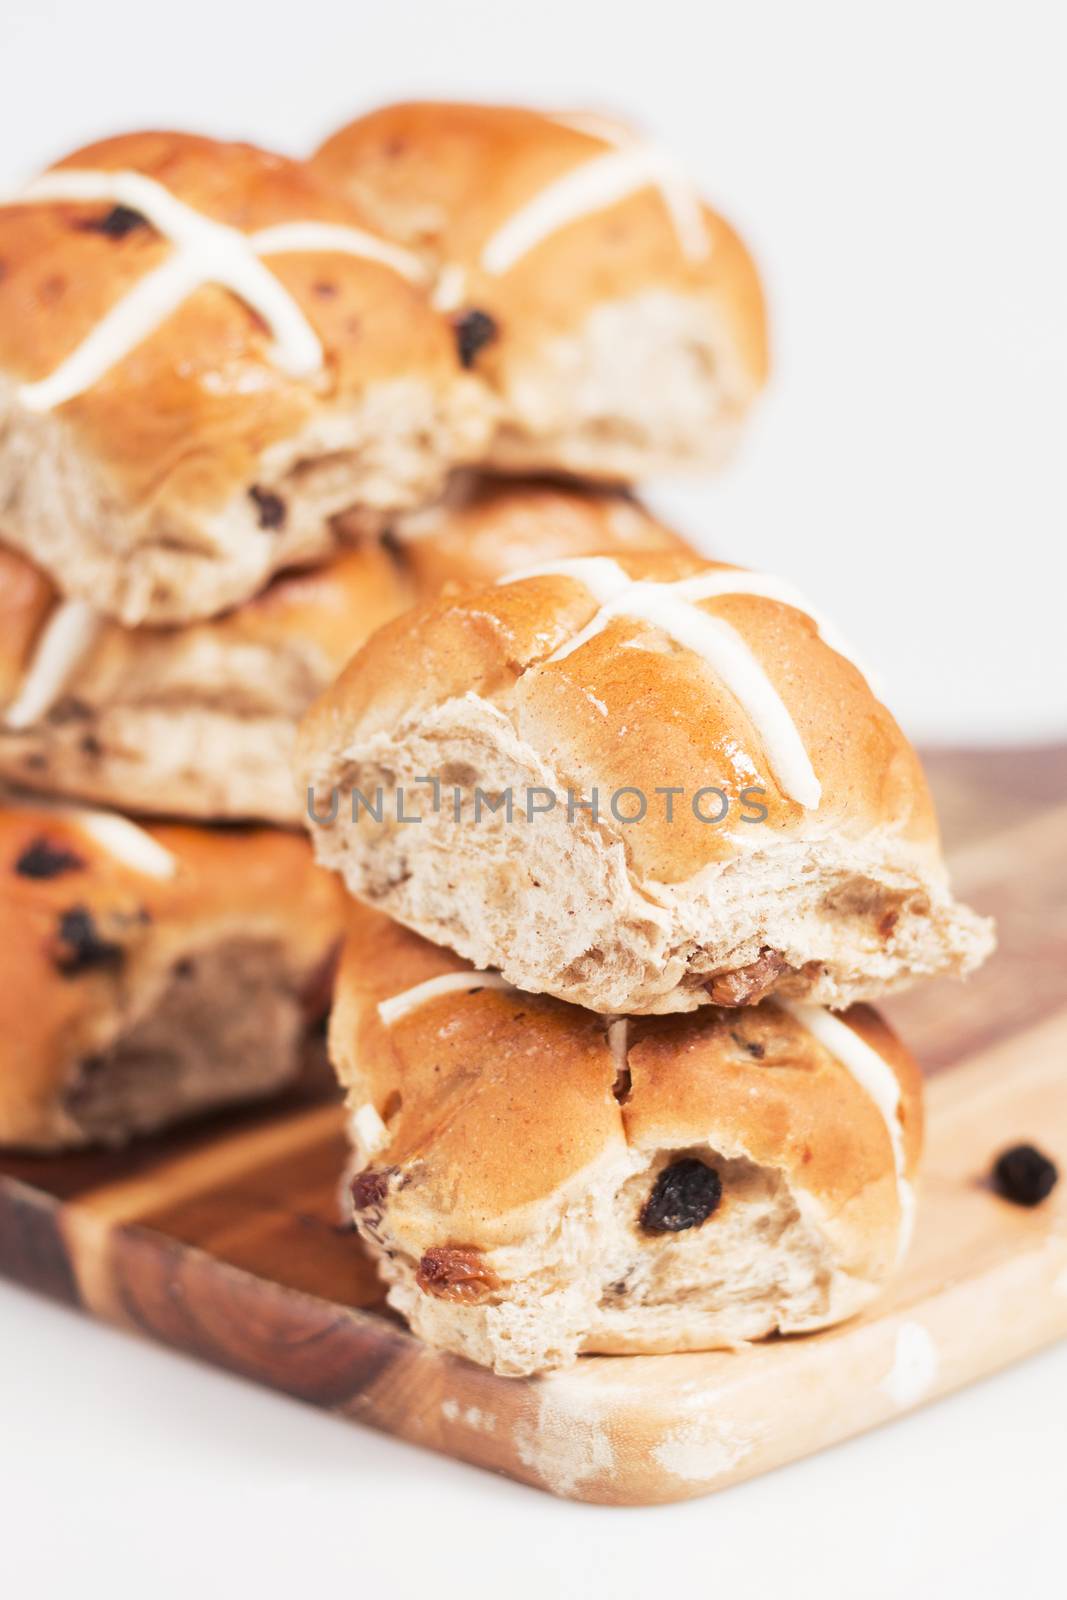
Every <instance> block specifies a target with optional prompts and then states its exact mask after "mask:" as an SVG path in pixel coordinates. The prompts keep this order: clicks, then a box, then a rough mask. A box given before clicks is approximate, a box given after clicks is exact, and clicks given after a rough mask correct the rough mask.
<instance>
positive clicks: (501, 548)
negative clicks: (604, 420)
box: [392, 472, 691, 598]
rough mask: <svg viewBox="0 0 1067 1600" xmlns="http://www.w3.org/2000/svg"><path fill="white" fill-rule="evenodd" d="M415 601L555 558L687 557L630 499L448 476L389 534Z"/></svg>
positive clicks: (611, 492)
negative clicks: (445, 486) (442, 490)
mask: <svg viewBox="0 0 1067 1600" xmlns="http://www.w3.org/2000/svg"><path fill="white" fill-rule="evenodd" d="M392 534H393V536H394V538H395V541H396V544H397V546H398V556H399V558H400V560H401V562H402V564H403V566H404V567H405V569H406V570H407V571H408V572H410V573H411V575H412V579H413V581H414V584H415V587H416V589H417V590H418V593H419V595H420V597H421V598H427V597H431V596H435V595H436V594H437V593H438V592H439V591H440V590H442V589H443V588H444V587H445V585H446V584H450V585H468V586H469V585H479V586H480V585H483V584H489V583H495V582H496V581H497V580H498V579H499V578H502V577H505V576H506V575H507V574H508V573H509V572H518V571H521V570H522V569H523V568H525V567H528V566H531V565H532V564H533V563H534V562H538V561H549V560H554V559H557V558H573V557H576V556H587V555H596V554H599V553H601V552H612V553H615V554H618V555H627V554H630V553H632V552H633V551H652V550H659V551H677V552H688V553H691V552H690V550H689V546H688V544H687V543H686V542H685V540H684V539H683V538H682V537H681V535H680V534H677V533H675V532H674V531H673V530H672V529H671V528H668V527H667V526H666V525H665V524H664V523H662V522H660V521H659V519H658V518H657V517H655V516H653V515H652V513H651V512H650V511H648V510H647V509H646V507H645V506H643V505H642V504H641V502H640V501H639V500H637V499H635V498H634V496H633V495H632V494H629V493H627V492H625V491H624V490H619V489H603V488H594V487H591V486H588V485H582V484H579V483H574V482H570V481H567V480H564V479H552V478H536V477H535V478H503V477H493V476H490V475H485V474H479V473H473V472H460V473H456V475H455V477H454V478H453V481H452V483H451V484H450V486H449V490H448V493H447V494H446V495H445V497H444V498H443V499H442V500H441V501H440V502H439V503H438V504H437V505H434V506H431V507H429V508H427V509H426V510H424V511H414V512H411V513H410V514H409V515H407V516H404V517H401V518H399V519H398V520H397V521H396V522H395V523H394V524H393V527H392Z"/></svg>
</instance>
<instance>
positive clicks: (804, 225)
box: [0, 0, 1067, 1600]
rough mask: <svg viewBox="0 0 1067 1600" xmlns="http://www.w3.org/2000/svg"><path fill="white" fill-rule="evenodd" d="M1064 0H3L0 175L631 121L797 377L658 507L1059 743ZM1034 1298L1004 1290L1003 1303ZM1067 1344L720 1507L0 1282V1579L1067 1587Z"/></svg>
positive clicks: (386, 1597)
mask: <svg viewBox="0 0 1067 1600" xmlns="http://www.w3.org/2000/svg"><path fill="white" fill-rule="evenodd" d="M1058 11H1059V8H1058V7H1057V6H1055V5H1054V4H1051V3H1050V4H1047V5H1038V4H1018V3H1016V4H1011V5H1009V4H1003V5H993V6H983V5H981V4H977V3H973V0H972V3H970V4H966V5H960V6H954V5H948V4H938V3H933V0H927V3H925V4H923V5H921V6H920V5H910V4H904V3H900V0H896V3H892V4H890V3H886V4H884V5H882V6H880V7H878V6H874V5H871V4H866V5H864V4H857V3H855V0H851V3H849V4H840V5H826V4H818V3H811V0H808V3H799V0H790V3H783V4H781V5H768V4H760V3H753V0H748V3H741V0H731V3H728V4H721V3H712V0H703V3H694V4H693V5H691V6H687V5H683V4H681V3H678V0H673V3H672V0H654V3H649V4H644V5H642V6H640V7H635V6H627V5H625V4H623V0H614V3H611V4H591V3H585V4H582V3H580V0H566V3H560V0H536V3H533V0H531V3H529V4H527V5H523V6H516V5H510V4H506V3H504V0H496V3H494V4H480V5H478V4H470V5H464V4H458V3H454V0H425V3H424V4H413V3H402V0H392V3H389V0H380V3H378V4H374V5H367V4H359V3H357V0H333V3H330V0H300V3H299V4H294V3H292V0H289V3H287V4H285V5H284V6H281V5H274V6H270V5H269V4H266V3H263V4H260V5H254V6H253V5H237V4H232V3H231V4H227V3H226V0H183V3H181V4H179V5H168V6H161V5H157V4H151V3H148V0H138V3H137V4H133V3H129V0H127V3H123V0H95V3H93V0H52V3H51V4H49V3H48V0H33V3H32V4H31V3H27V0H4V6H3V10H2V11H0V61H2V63H3V82H4V93H3V97H2V99H0V183H14V182H16V181H17V180H18V179H20V178H21V177H23V176H25V175H27V174H28V173H29V172H31V171H32V170H33V169H34V168H35V167H36V166H38V165H39V164H40V163H42V162H43V161H45V160H46V159H48V158H49V157H52V156H56V155H59V154H61V153H63V152H64V151H65V150H67V149H69V148H72V147H74V146H76V145H77V144H79V143H81V142H84V141H85V140H87V139H89V138H91V137H93V136H96V135H98V134H101V133H107V132H112V131H116V130H117V129H119V128H122V127H136V126H139V125H142V126H143V125H156V126H159V125H176V126H186V127H193V128H197V129H203V130H205V131H210V132H216V133H220V134H224V135H232V136H243V137H250V138H254V139H258V140H260V141H261V142H264V143H273V144H275V145H276V146H278V147H280V148H283V149H286V150H289V151H292V152H296V153H299V152H300V151H302V150H305V149H307V148H309V147H310V146H311V145H312V144H313V143H314V142H315V141H317V139H318V138H319V137H321V136H322V135H323V134H324V133H325V132H327V131H328V130H329V129H330V128H331V127H332V126H333V125H335V124H337V123H339V122H340V121H342V120H344V119H346V118H347V117H348V116H350V115H352V114H354V113H355V112H356V111H357V110H359V109H360V108H361V107H364V106H366V105H368V104H370V103H373V102H375V101H378V100H382V99H388V98H395V97H400V96H413V95H419V94H438V95H452V96H456V97H461V96H464V95H470V96H474V97H480V98H483V99H491V98H501V99H512V98H513V99H520V100H521V99H526V100H529V101H532V102H535V103H537V102H541V103H545V104H552V105H563V106H569V107H573V106H582V107H586V106H590V105H592V106H595V107H597V108H603V109H608V110H622V111H628V112H631V113H632V114H634V115H636V116H637V117H639V118H640V119H641V120H642V121H644V122H645V123H646V124H647V125H648V126H649V127H651V128H653V129H655V130H656V132H657V133H658V134H660V135H661V136H662V137H663V138H664V140H665V141H666V142H668V143H669V144H671V145H673V146H674V148H675V149H676V151H677V152H678V153H679V154H680V155H681V156H682V157H683V158H684V160H685V162H686V163H687V164H688V166H689V167H690V168H691V169H692V171H693V172H694V174H695V175H696V176H697V177H698V178H699V179H700V180H701V183H702V184H703V186H704V188H705V189H706V190H707V192H708V193H709V195H711V196H712V197H713V198H714V199H715V200H716V201H717V202H719V203H720V204H721V206H722V208H723V209H724V210H725V211H726V212H727V214H728V215H730V216H731V217H732V218H733V219H734V220H735V221H736V222H737V223H738V224H739V225H740V226H741V228H742V230H743V231H744V232H745V233H746V234H747V236H748V237H749V239H750V241H751V243H752V244H753V246H754V248H755V250H756V253H757V255H758V257H759V259H760V261H761V264H762V266H763V268H764V271H765V275H766V278H767V282H768V286H769V291H770V296H771V301H772V307H773V313H774V344H775V356H776V369H777V370H776V377H775V383H774V386H773V389H772V392H771V394H770V395H769V397H768V400H767V402H766V403H765V405H764V406H763V408H762V411H761V414H760V416H759V419H758V422H757V425H756V427H755V429H754V431H753V434H752V437H751V440H750V443H749V446H748V448H747V449H746V450H745V452H744V455H743V458H742V460H741V461H740V463H739V464H738V466H737V468H736V469H735V470H734V471H733V472H732V473H731V474H730V476H729V477H728V478H726V479H724V480H723V481H722V482H721V483H720V484H718V485H716V486H714V487H711V488H708V489H704V488H701V489H699V490H694V489H686V490H685V491H676V490H670V489H668V490H666V491H665V500H666V502H667V503H670V504H672V505H674V506H676V507H682V508H684V511H685V521H686V526H687V527H688V530H689V531H690V532H695V533H698V534H699V535H700V536H701V537H702V538H703V539H704V540H706V541H707V544H708V547H709V548H711V549H714V550H715V551H716V552H717V553H720V554H723V555H725V556H728V557H731V558H733V559H736V560H740V561H745V562H749V563H751V564H753V565H757V566H766V567H776V568H778V569H780V570H783V571H785V572H787V573H788V574H789V575H790V576H791V577H792V578H794V580H796V581H798V582H799V583H800V585H801V586H802V587H803V588H804V589H806V590H807V591H808V593H809V594H810V595H811V597H812V598H813V600H817V601H819V602H821V603H822V605H823V606H824V607H825V608H826V609H827V610H830V611H832V612H836V613H837V614H838V615H839V616H840V617H841V618H842V620H843V621H845V622H847V626H848V632H849V633H850V634H851V635H852V636H854V637H856V638H858V639H860V640H862V644H863V649H864V653H865V655H866V656H867V657H868V658H869V659H871V660H873V661H874V662H875V663H876V664H878V665H879V666H880V667H881V669H882V673H883V676H884V678H885V679H886V680H887V681H888V683H889V684H890V698H891V700H892V701H893V703H894V706H895V708H896V709H897V711H898V713H899V714H900V715H901V716H902V718H903V720H904V721H905V722H906V723H907V725H908V727H909V729H910V731H912V732H913V733H915V734H917V735H920V736H923V737H937V738H941V739H955V740H960V741H976V740H993V741H995V740H1006V739H1011V740H1015V739H1020V740H1021V739H1027V738H1038V737H1046V736H1055V735H1057V734H1060V735H1062V734H1064V733H1065V732H1067V673H1065V667H1067V649H1065V645H1064V638H1065V634H1067V598H1065V593H1064V590H1065V583H1064V579H1065V577H1067V558H1065V553H1064V551H1065V536H1067V487H1065V472H1064V459H1065V449H1064V443H1065V434H1067V316H1065V311H1064V300H1065V294H1067V222H1065V214H1067V213H1065V197H1064V158H1065V154H1067V111H1065V106H1067V94H1065V89H1064V62H1065V55H1067V52H1065V45H1067V38H1065V36H1064V33H1063V30H1062V27H1061V25H1060V24H1059V22H1058V18H1057V13H1058ZM1006 1314H1010V1308H1006ZM1065 1427H1067V1351H1063V1350H1061V1351H1059V1352H1053V1353H1051V1354H1049V1355H1047V1356H1045V1357H1042V1358H1041V1359H1039V1360H1035V1361H1032V1362H1030V1363H1028V1364H1026V1365H1025V1366H1024V1367H1022V1368H1020V1369H1018V1370H1017V1371H1016V1372H1014V1373H1012V1374H1009V1375H1006V1376H1004V1377H1002V1378H998V1379H996V1380H993V1381H991V1382H989V1383H987V1384H985V1385H983V1386H980V1387H979V1388H977V1389H975V1390H972V1391H970V1392H969V1393H968V1394H966V1395H963V1396H961V1397H959V1398H957V1399H955V1400H952V1401H949V1402H945V1403H943V1404H942V1405H940V1406H938V1407H936V1408H934V1409H933V1410H931V1411H929V1412H927V1413H924V1414H922V1415H919V1416H916V1417H914V1418H911V1419H909V1420H907V1421H905V1422H903V1423H900V1424H897V1425H896V1426H894V1427H892V1428H889V1429H886V1430H883V1431H882V1432H881V1433H879V1434H877V1435H874V1436H871V1437H870V1438H868V1439H865V1440H862V1441H859V1442H857V1443H855V1444H853V1445H850V1446H847V1447H843V1448H841V1449H838V1450H836V1451H833V1452H831V1453H829V1454H827V1455H825V1456H823V1457H820V1458H818V1459H816V1460H813V1461H810V1462H807V1463H804V1464H802V1465H800V1466H798V1467H794V1468H791V1469H789V1470H787V1471H784V1472H779V1473H777V1474H775V1475H773V1476H772V1477H770V1478H767V1479H764V1480H763V1481H761V1482H758V1483H755V1484H752V1485H750V1486H747V1487H745V1488H742V1489H740V1490H736V1491H733V1492H730V1493H728V1494H726V1495H723V1496H721V1497H719V1498H718V1499H714V1500H710V1501H705V1502H696V1503H694V1504H692V1505H689V1506H683V1507H676V1508H667V1509H662V1510H655V1511H640V1512H632V1511H631V1512H617V1511H616V1512H608V1511H603V1510H598V1509H585V1508H581V1507H571V1506H565V1505H562V1504H557V1503H554V1502H551V1501H550V1500H548V1499H547V1498H545V1497H542V1496H538V1495H536V1494H534V1493H533V1492H532V1491H528V1490H523V1489H520V1488H518V1487H515V1486H513V1485H510V1484H506V1483H503V1482H498V1481H495V1480H493V1479H490V1478H488V1477H487V1476H485V1475H483V1474H477V1473H474V1472H472V1471H471V1470H469V1469H466V1468H462V1467H459V1466H454V1465H451V1464H449V1463H447V1462H442V1461H439V1460H436V1459H434V1458H431V1457H429V1456H425V1455H421V1454H418V1453H416V1452H414V1451H412V1450H410V1449H408V1448H407V1447H405V1446H402V1445H399V1444H397V1443H394V1442H393V1441H389V1440H384V1439H379V1438H377V1437H375V1436H373V1435H371V1434H369V1433H363V1432H360V1431H359V1430H357V1429H353V1428H348V1427H345V1426H343V1425H341V1424H340V1423H337V1422H334V1421H331V1420H330V1419H328V1418H324V1417H320V1416H317V1415H315V1414H313V1413H311V1412H310V1411H305V1410H303V1409H301V1408H299V1407H297V1406H296V1405H294V1404H291V1403H289V1402H287V1401H284V1400H281V1399H278V1398H276V1397H274V1396H270V1395H267V1394H265V1393H260V1392H259V1391H257V1390H254V1389H252V1388H250V1387H246V1386H244V1385H242V1384H240V1383H238V1382H236V1381H234V1380H232V1379H228V1378H223V1377H221V1376H219V1375H217V1374H215V1373H212V1372H207V1371H203V1370H200V1369H198V1368H196V1367H194V1366H193V1365H191V1364H189V1363H186V1362H183V1361H181V1360H179V1359H177V1358H176V1357H174V1356H172V1355H170V1354H169V1353H166V1352H162V1351H157V1350H154V1349H150V1348H148V1347H141V1346H139V1345H136V1344H134V1343H132V1342H130V1341H127V1340H124V1339H122V1338H120V1337H119V1336H118V1335H114V1334H111V1333H110V1332H107V1331H106V1330H103V1329H98V1328H93V1327H90V1326H88V1325H85V1324H83V1323H81V1322H79V1321H77V1320H76V1319H75V1318H74V1317H73V1316H72V1315H71V1314H70V1313H67V1312H63V1311H59V1310H57V1309H54V1308H52V1307H50V1306H47V1305H45V1304H43V1303H39V1302H37V1301H34V1300H32V1299H31V1298H29V1297H28V1296H25V1295H22V1294H20V1293H18V1292H16V1291H14V1290H10V1289H7V1288H6V1287H3V1286H0V1437H2V1452H0V1529H2V1535H0V1536H2V1539H3V1545H2V1561H3V1575H4V1587H5V1592H10V1593H11V1594H12V1595H13V1596H18V1597H19V1600H23V1597H29V1600H35V1597H36V1596H38V1595H42V1596H48V1597H49V1600H51V1597H52V1596H56V1597H63V1600H66V1597H68V1596H72V1595H76V1596H78V1597H79V1600H82V1597H84V1596H88V1597H90V1600H92V1597H93V1596H95V1595H96V1594H101V1595H103V1594H107V1595H108V1596H110V1597H115V1600H124V1597H126V1596H142V1595H143V1596H146V1597H148V1596H159V1595H169V1594H181V1595H188V1594H190V1593H195V1592H197V1591H198V1590H205V1591H206V1592H207V1593H210V1594H212V1595H214V1594H221V1593H228V1592H231V1591H232V1592H234V1593H239V1594H241V1595H245V1594H247V1595H250V1596H254V1597H255V1600H268V1597H270V1596H274V1595H288V1594H294V1593H298V1594H300V1595H313V1596H317V1595H319V1594H329V1595H330V1596H331V1597H332V1596H333V1595H340V1594H344V1595H345V1596H346V1600H347V1597H350V1596H356V1595H358V1596H361V1597H363V1596H365V1597H367V1600H393V1597H394V1596H398V1595H399V1596H408V1595H418V1596H420V1597H427V1600H433V1597H434V1596H436V1595H438V1594H444V1595H446V1596H447V1595H452V1594H456V1595H462V1596H468V1595H469V1596H477V1595H482V1594H487V1595H488V1594H492V1595H506V1596H509V1597H510V1596H516V1597H520V1600H521V1597H522V1596H525V1595H547V1594H553V1593H562V1594H568V1595H569V1594H575V1595H577V1594H587V1595H590V1596H593V1597H599V1596H601V1595H603V1596H605V1597H608V1596H611V1597H614V1596H629V1595H637V1594H642V1595H651V1596H653V1597H654V1600H680V1596H681V1595H682V1594H683V1593H684V1594H685V1595H689V1594H693V1593H699V1594H708V1595H712V1596H714V1595H719V1594H723V1593H726V1592H729V1593H731V1594H732V1595H734V1596H736V1595H738V1594H739V1593H740V1594H745V1593H752V1594H755V1595H759V1596H762V1595H765V1594H766V1595H770V1594H787V1595H789V1596H790V1600H794V1597H797V1600H801V1597H805V1596H809V1595H810V1596H819V1597H820V1600H837V1597H838V1596H840V1597H843V1600H846V1597H847V1600H880V1597H882V1596H890V1595H893V1596H899V1595H902V1594H908V1595H918V1596H925V1595H931V1596H938V1597H939V1600H953V1597H955V1596H957V1595H959V1596H964V1595H966V1596H967V1597H968V1600H972V1597H974V1600H977V1597H980V1596H985V1595H990V1596H992V1595H1002V1594H1004V1593H1005V1592H1009V1593H1021V1594H1026V1593H1028V1592H1034V1589H1035V1588H1036V1585H1037V1582H1038V1579H1039V1576H1044V1578H1045V1579H1046V1589H1045V1592H1046V1593H1053V1592H1058V1591H1059V1589H1060V1588H1061V1587H1062V1582H1063V1578H1062V1573H1063V1562H1062V1532H1061V1530H1062V1526H1063V1515H1064V1513H1063V1490H1064V1481H1065V1480H1064V1466H1063V1456H1062V1445H1063V1441H1064V1438H1065Z"/></svg>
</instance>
